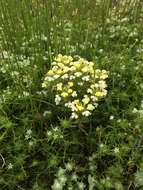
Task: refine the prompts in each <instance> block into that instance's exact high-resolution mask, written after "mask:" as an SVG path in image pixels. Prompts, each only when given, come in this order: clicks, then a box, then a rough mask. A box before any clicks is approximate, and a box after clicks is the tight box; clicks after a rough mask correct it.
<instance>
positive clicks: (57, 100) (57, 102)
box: [55, 95, 61, 105]
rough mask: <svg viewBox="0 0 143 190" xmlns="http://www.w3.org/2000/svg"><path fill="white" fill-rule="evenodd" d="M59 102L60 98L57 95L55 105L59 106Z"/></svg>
mask: <svg viewBox="0 0 143 190" xmlns="http://www.w3.org/2000/svg"><path fill="white" fill-rule="evenodd" d="M60 101H61V97H60V96H59V95H56V97H55V103H56V105H59V103H60Z"/></svg>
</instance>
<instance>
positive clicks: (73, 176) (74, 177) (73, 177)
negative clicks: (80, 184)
mask: <svg viewBox="0 0 143 190" xmlns="http://www.w3.org/2000/svg"><path fill="white" fill-rule="evenodd" d="M77 178H78V176H77V175H76V173H73V174H72V180H73V181H77Z"/></svg>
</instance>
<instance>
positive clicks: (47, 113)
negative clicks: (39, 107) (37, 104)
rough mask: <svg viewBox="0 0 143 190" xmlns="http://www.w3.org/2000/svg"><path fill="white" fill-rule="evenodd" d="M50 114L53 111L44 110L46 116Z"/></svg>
mask: <svg viewBox="0 0 143 190" xmlns="http://www.w3.org/2000/svg"><path fill="white" fill-rule="evenodd" d="M48 115H51V111H49V110H46V111H44V113H43V116H44V117H46V116H48Z"/></svg>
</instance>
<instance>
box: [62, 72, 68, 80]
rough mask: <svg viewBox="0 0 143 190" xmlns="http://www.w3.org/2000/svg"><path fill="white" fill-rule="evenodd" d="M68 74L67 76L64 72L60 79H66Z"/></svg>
mask: <svg viewBox="0 0 143 190" xmlns="http://www.w3.org/2000/svg"><path fill="white" fill-rule="evenodd" d="M68 77H69V76H68V74H67V73H66V74H64V75H63V76H62V77H61V78H62V79H67V78H68Z"/></svg>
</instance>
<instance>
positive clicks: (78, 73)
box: [74, 72, 82, 77]
mask: <svg viewBox="0 0 143 190" xmlns="http://www.w3.org/2000/svg"><path fill="white" fill-rule="evenodd" d="M74 75H75V76H76V77H80V76H81V75H82V73H81V72H76V73H75V74H74Z"/></svg>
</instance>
